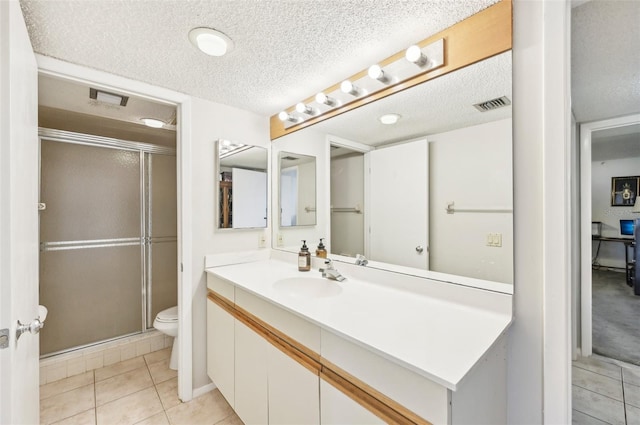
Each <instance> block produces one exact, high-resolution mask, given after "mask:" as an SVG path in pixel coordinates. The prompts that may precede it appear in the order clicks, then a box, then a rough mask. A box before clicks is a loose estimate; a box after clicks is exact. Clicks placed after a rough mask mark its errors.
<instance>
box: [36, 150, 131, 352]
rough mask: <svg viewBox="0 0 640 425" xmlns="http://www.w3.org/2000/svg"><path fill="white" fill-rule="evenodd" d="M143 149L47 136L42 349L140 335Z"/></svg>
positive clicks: (42, 216)
mask: <svg viewBox="0 0 640 425" xmlns="http://www.w3.org/2000/svg"><path fill="white" fill-rule="evenodd" d="M141 166H142V154H141V153H140V152H139V151H130V150H124V149H114V148H107V147H97V146H86V145H82V144H72V143H62V142H57V141H51V140H46V139H42V141H41V176H40V180H41V194H40V199H41V202H43V203H45V204H46V209H45V210H43V211H41V214H40V241H41V253H40V302H41V303H42V304H43V305H46V306H47V307H48V308H49V315H48V316H47V325H46V326H45V328H44V329H43V330H42V332H41V334H40V335H41V337H40V341H41V342H40V352H41V354H50V353H55V352H58V351H61V350H65V349H68V348H70V347H78V346H83V345H87V344H91V343H94V342H97V341H103V340H107V339H110V338H114V337H118V336H122V335H127V334H131V333H137V332H140V331H141V323H144V312H143V304H142V291H141V281H142V277H143V275H142V274H143V267H142V264H143V261H142V260H143V249H142V239H143V238H141V234H142V231H141V230H142V225H143V218H142V217H141V211H142V208H141V195H140V194H141V184H140V175H141Z"/></svg>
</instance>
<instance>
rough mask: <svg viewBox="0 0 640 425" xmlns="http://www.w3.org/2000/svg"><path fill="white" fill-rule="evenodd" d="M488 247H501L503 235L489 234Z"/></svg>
mask: <svg viewBox="0 0 640 425" xmlns="http://www.w3.org/2000/svg"><path fill="white" fill-rule="evenodd" d="M487 246H493V247H501V246H502V233H487Z"/></svg>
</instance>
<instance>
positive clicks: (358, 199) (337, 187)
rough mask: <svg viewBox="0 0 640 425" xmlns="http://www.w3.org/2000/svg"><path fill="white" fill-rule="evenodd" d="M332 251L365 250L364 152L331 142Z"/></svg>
mask: <svg viewBox="0 0 640 425" xmlns="http://www.w3.org/2000/svg"><path fill="white" fill-rule="evenodd" d="M330 155H331V158H330V164H331V170H330V176H331V207H330V208H331V233H330V240H331V251H332V252H333V253H334V254H339V255H345V256H348V257H355V256H356V255H357V254H364V252H365V250H364V214H363V209H362V207H363V205H364V153H362V152H359V151H356V150H354V149H350V148H347V147H342V146H339V145H335V144H334V145H331V151H330Z"/></svg>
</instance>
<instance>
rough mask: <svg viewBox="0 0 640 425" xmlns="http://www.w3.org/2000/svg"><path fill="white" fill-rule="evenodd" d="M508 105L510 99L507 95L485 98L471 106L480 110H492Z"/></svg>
mask: <svg viewBox="0 0 640 425" xmlns="http://www.w3.org/2000/svg"><path fill="white" fill-rule="evenodd" d="M508 105H511V101H510V100H509V98H508V97H507V96H502V97H498V98H496V99H491V100H487V101H485V102H480V103H476V104H475V105H473V106H474V107H475V108H476V109H477V110H478V111H480V112H487V111H493V110H494V109H498V108H502V107H504V106H508Z"/></svg>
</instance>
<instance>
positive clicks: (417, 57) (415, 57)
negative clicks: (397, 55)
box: [404, 45, 428, 66]
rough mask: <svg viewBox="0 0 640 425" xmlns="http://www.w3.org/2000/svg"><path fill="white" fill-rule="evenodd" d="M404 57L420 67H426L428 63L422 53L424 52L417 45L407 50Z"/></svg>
mask: <svg viewBox="0 0 640 425" xmlns="http://www.w3.org/2000/svg"><path fill="white" fill-rule="evenodd" d="M404 57H405V58H407V60H408V61H409V62H412V63H415V64H416V65H418V66H424V65H426V63H427V61H428V59H427V57H426V56H425V55H424V54H423V53H422V50H420V47H418V46H415V45H414V46H411V47H409V48H408V49H407V51H406V53H405V55H404Z"/></svg>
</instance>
